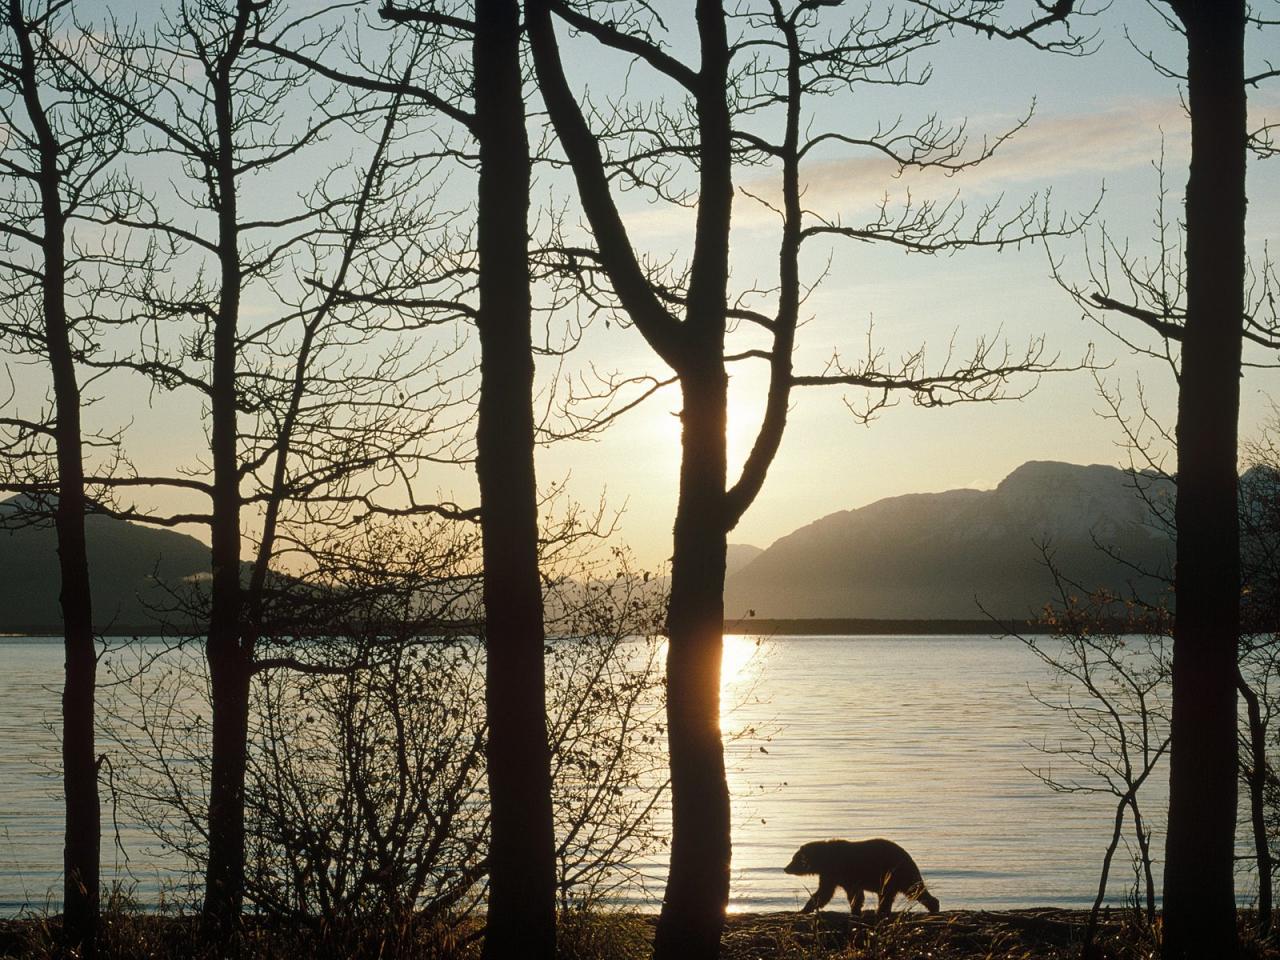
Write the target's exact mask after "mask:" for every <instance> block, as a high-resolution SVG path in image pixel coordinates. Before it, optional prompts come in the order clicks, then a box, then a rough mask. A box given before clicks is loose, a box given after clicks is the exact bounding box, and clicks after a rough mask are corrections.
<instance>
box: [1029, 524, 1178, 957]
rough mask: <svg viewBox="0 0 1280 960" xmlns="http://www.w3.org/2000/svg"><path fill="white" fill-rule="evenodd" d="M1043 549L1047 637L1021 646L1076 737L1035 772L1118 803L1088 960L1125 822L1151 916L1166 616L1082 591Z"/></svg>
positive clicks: (1055, 785) (1047, 698)
mask: <svg viewBox="0 0 1280 960" xmlns="http://www.w3.org/2000/svg"><path fill="white" fill-rule="evenodd" d="M1042 550H1043V552H1044V561H1045V563H1046V564H1047V565H1048V567H1049V570H1050V572H1051V573H1052V574H1053V577H1054V583H1055V585H1056V588H1057V596H1056V597H1055V599H1054V601H1053V602H1052V603H1051V604H1048V605H1046V608H1045V614H1044V620H1045V622H1047V623H1048V624H1050V625H1052V626H1053V628H1054V633H1053V634H1052V635H1051V636H1050V638H1048V639H1045V638H1042V637H1035V636H1026V637H1022V636H1020V637H1019V639H1020V640H1021V641H1022V642H1023V643H1024V644H1026V646H1027V647H1028V648H1029V649H1030V650H1031V651H1032V652H1033V653H1034V654H1035V655H1036V656H1037V657H1039V658H1040V659H1041V660H1042V661H1043V662H1044V663H1045V664H1046V665H1047V666H1048V667H1049V668H1050V669H1051V670H1052V671H1053V673H1054V674H1055V687H1057V688H1058V689H1055V690H1054V691H1053V692H1051V693H1044V694H1039V693H1035V692H1033V694H1032V695H1033V696H1034V697H1035V698H1036V700H1038V701H1039V702H1040V703H1042V704H1044V705H1045V706H1047V707H1049V708H1050V709H1053V710H1056V711H1059V712H1060V713H1062V714H1063V715H1065V717H1066V718H1067V721H1068V723H1069V724H1070V726H1071V727H1072V728H1073V730H1074V734H1072V735H1070V736H1069V737H1068V738H1064V739H1062V740H1059V741H1057V742H1055V743H1048V742H1045V743H1042V744H1040V745H1039V746H1038V749H1040V750H1041V751H1042V752H1043V753H1044V754H1045V755H1046V756H1047V757H1048V760H1049V765H1048V766H1047V767H1046V768H1042V769H1037V770H1033V771H1032V772H1033V773H1034V774H1035V775H1036V776H1037V777H1039V778H1040V780H1041V781H1043V782H1044V783H1045V784H1046V785H1047V786H1048V787H1049V788H1050V789H1052V790H1055V791H1058V792H1060V793H1105V794H1109V795H1111V796H1112V797H1114V798H1115V816H1114V818H1113V821H1112V829H1111V835H1110V837H1109V838H1108V841H1107V846H1106V850H1105V851H1104V853H1103V858H1102V868H1101V871H1100V875H1099V878H1098V892H1097V895H1096V896H1095V897H1094V901H1093V907H1092V909H1091V910H1090V911H1089V923H1088V926H1087V927H1086V930H1085V934H1084V943H1083V956H1085V957H1091V956H1093V955H1094V938H1095V937H1096V935H1097V931H1098V919H1099V915H1100V913H1101V910H1102V905H1103V902H1104V901H1105V899H1106V895H1107V885H1108V880H1109V878H1110V874H1111V867H1112V861H1113V858H1114V857H1115V853H1116V850H1117V849H1118V848H1119V846H1120V842H1121V839H1122V838H1123V836H1124V830H1125V821H1126V819H1128V820H1129V823H1130V826H1131V828H1132V830H1133V840H1134V844H1135V848H1136V853H1135V860H1136V863H1137V865H1138V869H1139V870H1140V883H1139V886H1140V890H1141V893H1142V896H1143V902H1144V905H1145V912H1144V914H1143V918H1144V919H1145V922H1146V923H1147V925H1148V926H1151V925H1153V924H1154V923H1155V919H1156V882H1155V877H1154V875H1153V872H1152V864H1151V830H1150V828H1149V827H1148V826H1147V824H1146V820H1145V818H1144V817H1143V814H1142V806H1141V803H1140V792H1141V790H1142V788H1143V786H1144V785H1145V784H1146V782H1147V780H1148V779H1150V777H1151V774H1152V773H1153V772H1154V771H1155V769H1156V768H1157V766H1158V765H1159V764H1160V763H1161V762H1162V760H1163V759H1164V758H1165V756H1166V755H1167V752H1168V749H1169V712H1168V703H1167V700H1168V687H1169V673H1170V671H1169V658H1168V642H1167V638H1168V635H1169V632H1170V627H1171V618H1170V617H1169V616H1168V615H1167V614H1166V613H1165V612H1164V611H1163V610H1161V609H1160V608H1159V607H1158V606H1151V605H1149V604H1148V603H1145V602H1143V603H1136V602H1134V601H1133V600H1129V599H1126V598H1122V597H1118V596H1115V595H1113V594H1110V593H1107V592H1098V591H1089V590H1085V589H1084V588H1083V587H1082V586H1081V585H1079V584H1076V583H1074V582H1072V581H1070V580H1068V579H1067V578H1066V577H1065V576H1064V575H1063V574H1062V572H1061V571H1060V570H1059V569H1058V568H1057V567H1056V566H1055V564H1054V560H1053V556H1052V554H1051V552H1050V551H1049V549H1048V547H1047V546H1046V547H1042ZM1055 760H1063V761H1065V762H1066V763H1067V764H1068V765H1069V767H1070V768H1071V770H1070V772H1064V771H1063V770H1061V769H1054V766H1053V763H1054V761H1055ZM1081 773H1083V774H1084V777H1081V775H1080V774H1081Z"/></svg>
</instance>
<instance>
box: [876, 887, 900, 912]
mask: <svg viewBox="0 0 1280 960" xmlns="http://www.w3.org/2000/svg"><path fill="white" fill-rule="evenodd" d="M897 895H898V888H897V887H895V886H894V885H893V884H891V883H890V884H885V886H883V887H882V888H881V889H880V902H879V903H877V904H876V916H877V917H887V916H889V914H891V913H893V900H894V898H895V897H896V896H897Z"/></svg>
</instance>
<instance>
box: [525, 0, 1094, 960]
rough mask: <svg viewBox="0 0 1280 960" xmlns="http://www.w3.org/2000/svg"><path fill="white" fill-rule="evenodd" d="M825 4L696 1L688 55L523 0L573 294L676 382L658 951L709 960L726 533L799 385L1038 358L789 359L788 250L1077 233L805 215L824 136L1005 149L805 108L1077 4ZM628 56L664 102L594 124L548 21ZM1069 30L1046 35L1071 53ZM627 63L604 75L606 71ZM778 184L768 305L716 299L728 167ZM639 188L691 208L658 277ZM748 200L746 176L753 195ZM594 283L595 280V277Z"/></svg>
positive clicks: (939, 389) (1045, 224) (1016, 214)
mask: <svg viewBox="0 0 1280 960" xmlns="http://www.w3.org/2000/svg"><path fill="white" fill-rule="evenodd" d="M828 7H835V8H839V7H841V4H839V3H818V2H802V3H784V2H782V0H771V2H761V3H752V4H745V5H740V6H734V7H732V8H731V9H730V8H729V7H727V6H726V5H725V4H722V3H720V2H718V0H699V2H698V3H697V4H696V7H695V10H694V15H695V20H696V47H697V51H698V58H697V62H696V65H692V64H690V63H687V62H685V61H683V60H681V59H680V58H679V57H678V56H676V55H675V54H673V53H671V52H670V51H669V50H668V49H667V48H666V47H665V46H664V45H663V43H662V42H660V40H659V39H657V33H658V31H660V30H661V29H663V26H662V21H661V20H660V19H659V18H658V16H657V15H656V13H654V12H653V11H652V9H651V8H650V5H648V4H643V3H641V4H613V3H606V2H582V3H569V2H563V0H529V2H528V3H527V4H526V18H527V22H528V30H529V33H530V41H531V44H532V47H533V55H534V63H535V67H536V71H537V77H538V83H539V87H540V91H541V95H542V98H543V100H544V101H545V103H546V107H547V111H548V113H549V116H550V118H551V121H552V123H553V125H554V127H555V132H556V135H557V137H558V140H559V144H560V146H561V148H562V150H563V151H564V155H565V157H566V158H567V160H568V163H569V165H570V166H571V167H572V171H573V174H574V177H575V179H576V182H577V186H578V193H579V197H580V201H581V203H582V207H583V210H584V212H585V214H586V218H587V221H588V222H589V225H590V229H591V234H592V238H593V240H594V248H593V249H580V248H568V249H565V250H563V251H562V254H563V255H564V256H565V257H567V258H568V259H569V260H570V261H571V262H572V263H573V264H574V265H575V266H576V267H577V269H578V270H579V276H580V277H581V278H582V279H583V282H584V284H588V285H589V284H592V283H594V282H595V281H596V280H597V279H600V280H602V281H603V280H604V279H606V278H607V285H608V287H609V288H610V291H609V294H608V295H610V296H612V297H614V298H616V305H617V307H618V309H619V310H620V312H622V313H623V314H625V317H626V319H627V320H628V321H629V322H630V323H631V324H632V325H634V327H635V328H636V329H637V330H638V331H639V333H640V334H641V335H642V336H643V337H644V339H645V340H646V342H647V343H648V344H649V346H650V347H651V348H652V349H653V351H654V352H655V354H656V355H657V357H658V358H659V359H660V360H661V361H662V362H663V363H665V364H666V365H667V366H668V367H669V368H670V369H671V371H672V373H673V374H674V379H675V381H677V382H678V384H679V387H680V390H681V394H682V398H683V404H682V409H681V414H680V419H681V427H682V433H681V461H680V475H679V499H678V505H677V509H676V517H675V530H674V545H673V554H672V561H671V563H672V566H671V595H670V602H669V606H668V618H667V631H668V635H669V640H670V642H669V647H668V659H667V713H668V746H669V756H670V766H671V783H672V839H671V858H670V867H669V873H668V879H667V889H666V894H665V898H664V900H663V906H662V914H661V917H660V919H659V922H658V929H657V938H656V943H655V955H657V956H660V957H676V956H679V957H713V956H715V955H716V953H717V950H718V945H719V939H720V932H721V928H722V925H723V921H724V910H725V906H726V904H727V901H728V891H729V865H730V819H729V793H728V788H727V785H726V780H725V768H724V756H723V750H722V744H721V732H720V702H719V684H720V659H721V651H722V642H723V639H722V630H723V619H724V616H723V615H724V609H723V590H724V578H725V553H726V543H727V536H728V533H729V531H731V530H732V529H733V528H734V526H735V525H736V524H737V523H738V521H739V520H740V519H741V517H742V516H743V514H744V512H745V511H746V510H747V508H748V507H749V506H750V505H751V503H752V501H753V500H754V499H755V498H756V496H757V494H758V493H759V492H760V489H761V487H762V486H763V484H764V480H765V475H766V473H767V472H768V469H769V466H770V464H771V462H772V461H773V459H774V456H775V455H776V453H777V451H778V447H779V444H780V443H781V440H782V435H783V429H784V427H785V424H786V418H787V411H788V407H789V404H790V403H791V399H792V389H793V388H794V387H797V386H811V385H840V386H845V387H851V388H864V389H866V390H867V391H870V394H871V400H870V401H869V404H868V406H867V407H866V408H865V409H864V410H863V415H864V416H867V417H869V416H871V415H872V414H873V413H874V412H875V410H877V409H879V407H880V406H882V405H884V404H885V403H887V402H890V397H891V396H893V395H894V394H895V393H896V392H898V391H904V392H908V393H909V394H910V395H911V396H912V397H913V398H914V399H915V401H916V402H917V403H919V404H922V405H925V406H940V405H945V404H949V403H955V402H962V401H970V400H992V399H997V398H999V397H1001V396H1004V395H1007V394H1006V389H1007V384H1008V382H1009V380H1010V379H1011V378H1013V377H1015V376H1017V375H1018V374H1019V373H1023V372H1027V373H1034V372H1037V371H1043V370H1046V369H1049V368H1050V367H1052V366H1053V361H1050V360H1046V359H1045V358H1044V356H1043V345H1042V343H1040V342H1035V343H1032V344H1031V345H1030V347H1029V348H1028V350H1027V351H1026V352H1025V353H1022V352H1016V353H1012V354H1011V353H1010V352H1009V351H1008V350H1007V349H1006V348H1002V347H1001V346H999V345H994V344H992V343H989V342H985V341H981V342H979V345H978V346H977V348H976V350H975V352H974V354H973V355H972V356H971V357H968V358H966V359H965V360H964V361H962V362H960V363H957V364H955V365H954V366H951V367H944V368H943V369H941V370H939V371H937V372H935V373H929V372H927V370H926V368H925V365H924V360H923V353H922V351H917V352H914V353H911V354H909V355H908V356H906V357H905V358H904V359H903V360H902V361H901V362H900V363H899V364H897V365H896V366H892V365H885V364H883V362H882V361H881V359H880V358H878V357H874V356H873V357H870V358H868V359H866V360H865V361H864V362H862V363H859V364H853V365H848V364H845V363H842V362H841V361H840V360H839V359H838V358H837V359H835V360H833V361H832V363H831V364H830V365H829V366H828V367H827V369H826V370H824V371H822V372H820V373H815V374H812V375H810V374H803V373H797V372H795V371H794V370H793V368H792V354H793V349H794V345H795V335H796V329H797V327H798V325H799V323H800V320H801V319H802V312H803V301H804V299H805V296H806V294H807V292H808V287H807V286H806V284H805V281H804V280H802V272H803V271H802V257H801V251H802V248H803V247H805V245H806V244H810V245H811V246H812V245H814V244H813V242H814V241H818V242H822V241H824V240H838V239H840V238H847V239H852V240H858V241H875V242H884V243H889V244H895V245H898V246H900V247H902V248H905V249H906V250H908V251H912V252H918V253H933V252H938V251H944V250H953V249H958V248H962V247H966V246H975V245H983V244H991V245H1007V244H1013V243H1017V242H1020V241H1024V240H1029V239H1031V238H1033V237H1037V236H1044V235H1047V234H1052V233H1058V232H1063V231H1067V230H1070V229H1071V225H1069V224H1066V223H1054V222H1051V221H1050V220H1049V219H1048V216H1047V214H1046V213H1045V212H1044V211H1043V209H1041V208H1040V207H1039V206H1038V205H1037V204H1035V203H1034V202H1032V203H1028V204H1027V205H1026V206H1024V207H1022V208H1020V209H1018V210H1016V211H1013V212H1011V213H1008V214H1007V215H1004V216H1002V215H1001V214H1000V213H999V212H997V211H996V210H994V209H990V208H989V209H987V210H984V211H981V212H980V213H978V214H977V215H976V216H975V218H974V219H973V220H972V221H969V220H967V219H966V218H965V217H964V216H962V215H961V212H960V208H959V206H958V205H951V204H948V203H946V202H945V201H944V202H936V203H930V202H925V203H920V204H911V203H908V204H906V205H905V206H904V208H903V209H902V210H901V211H893V210H891V209H890V208H889V207H888V205H887V203H886V205H885V206H882V207H881V209H880V211H879V214H878V215H877V216H874V217H873V218H871V219H870V220H869V221H868V222H863V223H858V224H856V225H850V224H847V223H844V222H842V221H840V220H839V219H838V218H836V217H834V216H832V217H823V216H820V215H817V214H813V213H811V212H809V211H807V210H806V209H805V208H804V206H803V203H802V199H801V198H802V192H803V185H804V183H803V177H802V166H803V164H804V162H805V161H806V160H812V159H814V158H816V157H817V156H820V155H821V154H822V152H823V150H825V149H828V148H830V147H835V146H838V147H839V148H842V149H845V150H849V151H862V150H867V151H870V152H872V153H873V154H874V155H879V156H882V157H887V158H888V159H889V160H890V161H892V165H893V166H894V167H895V168H896V169H897V170H898V171H899V172H901V171H903V170H906V169H909V168H910V169H922V168H934V169H940V170H943V171H947V172H954V171H956V170H959V169H963V168H965V167H967V166H971V165H973V164H974V163H977V162H981V160H983V159H985V158H986V157H987V156H989V155H990V153H991V151H992V150H993V149H995V147H996V146H997V145H998V144H999V142H1000V141H1001V140H1002V139H1003V138H999V139H997V140H996V141H993V142H986V143H984V144H983V145H982V147H981V148H980V149H977V150H973V151H967V150H966V149H965V140H964V135H963V131H962V129H956V128H951V127H948V126H946V125H945V124H942V123H940V122H939V121H937V120H936V118H930V119H927V120H926V121H924V122H923V123H921V124H920V125H919V126H918V127H915V128H910V129H904V128H902V127H900V126H898V125H894V126H892V127H883V126H881V127H875V128H873V129H872V130H871V131H870V132H866V133H847V132H844V131H840V130H823V129H821V121H820V120H819V119H818V118H817V114H816V112H815V111H814V109H813V105H814V102H815V101H817V100H819V99H820V98H822V97H823V96H827V95H832V94H840V93H843V92H847V91H848V90H849V89H850V87H851V86H853V85H855V84H858V83H860V82H864V81H876V82H883V83H891V84H903V85H906V84H916V83H923V82H924V81H925V80H927V78H928V70H927V68H919V67H917V66H916V64H915V63H914V61H913V55H914V54H916V53H918V52H919V50H920V49H921V48H922V47H925V46H928V45H929V44H931V43H933V42H935V41H936V40H938V39H940V38H941V36H942V34H944V33H945V32H946V31H948V30H949V29H955V28H961V29H965V30H967V29H971V28H972V29H981V30H983V31H984V32H993V33H995V32H998V33H1000V34H1001V35H1005V36H1016V37H1030V36H1031V34H1032V32H1033V30H1035V29H1038V28H1039V27H1041V26H1044V27H1050V26H1053V25H1054V24H1057V23H1058V22H1059V21H1060V20H1061V18H1062V16H1064V15H1065V14H1066V13H1067V12H1068V10H1069V9H1070V4H1058V5H1056V6H1055V7H1054V8H1052V9H1050V8H1049V7H1043V8H1042V12H1043V14H1044V16H1043V17H1042V18H1041V19H1040V20H1039V21H1037V23H1035V24H1031V25H1028V26H1026V27H1024V28H1019V29H1016V30H1015V29H997V28H996V27H995V25H994V24H992V23H991V22H989V20H988V19H987V14H988V13H990V12H992V11H993V10H994V8H993V7H992V6H991V5H990V4H983V3H976V4H961V5H956V6H954V8H952V9H948V10H945V11H944V10H938V9H935V8H933V7H932V6H930V5H918V6H914V7H908V9H907V11H906V12H905V13H898V14H889V15H887V16H885V15H884V14H883V13H882V12H881V13H877V12H874V11H870V10H860V11H857V12H854V13H852V14H848V13H845V12H844V11H842V10H839V9H837V10H836V11H835V12H834V13H828V12H826V11H825V10H824V9H823V8H828ZM557 19H559V20H560V21H562V22H563V23H564V24H565V25H566V26H567V27H568V28H569V29H571V30H573V31H576V32H578V33H580V34H584V35H586V36H587V37H589V38H590V39H591V40H593V41H595V42H596V43H599V44H601V45H603V46H604V47H606V48H610V49H612V50H614V51H616V52H617V54H618V55H621V56H624V57H631V58H634V59H635V60H636V61H638V62H639V63H640V64H641V65H642V66H643V68H644V69H646V70H649V71H652V72H653V74H654V75H655V76H656V77H657V81H658V83H657V86H658V88H662V87H663V86H665V88H666V89H668V90H669V91H671V92H672V96H673V98H674V99H675V100H676V101H677V102H676V103H675V104H673V105H668V104H666V103H664V102H663V101H661V100H659V99H657V98H653V99H650V100H648V101H646V102H643V103H640V104H638V105H625V106H619V107H618V108H617V109H616V110H614V111H612V112H606V113H600V112H594V111H593V113H592V115H591V117H590V120H589V119H588V116H587V114H586V113H585V112H584V109H583V107H582V105H581V103H580V102H579V96H578V95H577V94H576V93H575V91H574V89H573V87H572V86H571V84H570V81H569V78H568V77H567V75H566V71H565V69H564V66H563V62H562V57H561V53H560V47H559V41H558V39H557V36H556V29H555V22H556V20H557ZM1079 44H1080V40H1079V38H1077V37H1075V36H1073V35H1071V34H1070V33H1067V34H1065V35H1063V36H1062V37H1061V38H1060V39H1059V40H1057V41H1054V44H1053V45H1056V46H1059V47H1061V48H1063V49H1075V48H1077V47H1078V46H1079ZM620 74H621V71H619V75H620ZM746 165H753V166H755V167H756V168H757V169H758V168H760V167H764V168H766V169H767V170H768V171H769V173H770V174H771V175H773V176H776V178H777V180H776V182H777V187H776V190H774V191H773V192H770V193H769V194H768V195H767V196H766V197H763V198H762V202H764V204H765V206H766V207H767V209H768V210H770V211H771V212H772V214H773V215H774V216H775V217H776V219H777V221H778V223H779V228H778V240H777V257H778V274H777V277H776V280H775V281H774V282H773V283H772V284H768V285H766V286H771V287H772V289H771V291H770V292H771V298H769V299H771V303H770V302H767V301H765V302H763V304H762V298H759V297H757V298H755V299H752V297H751V296H749V295H748V296H746V297H742V298H736V299H731V293H730V289H729V287H730V266H731V255H730V217H731V211H732V207H733V202H734V194H735V189H736V188H737V187H738V177H739V171H740V168H741V167H743V166H746ZM620 183H621V184H626V185H628V186H631V187H636V188H639V189H641V190H647V191H649V192H650V193H651V195H652V196H653V197H654V198H656V199H657V200H672V201H674V202H676V203H680V204H683V205H684V206H686V207H689V208H694V213H693V218H694V221H695V222H694V225H693V233H692V237H691V241H690V243H689V250H690V253H689V259H688V263H687V266H683V267H678V268H676V269H673V270H670V271H664V270H663V268H662V265H661V264H658V265H655V261H654V260H651V259H649V258H646V257H645V256H644V255H643V254H641V253H638V252H637V251H636V249H635V246H634V244H633V237H632V235H631V234H630V232H629V231H628V228H627V226H626V224H625V222H624V219H623V216H622V213H621V211H620V209H619V206H618V203H617V200H616V197H615V187H616V185H617V184H620ZM760 191H761V188H760V187H759V185H758V184H755V183H753V184H752V193H754V194H755V195H756V196H760ZM602 285H603V284H602ZM738 323H741V324H742V325H743V327H744V328H746V329H753V330H756V331H759V332H760V334H761V335H762V336H763V337H764V340H765V345H764V346H763V347H762V348H756V347H751V348H748V349H742V350H733V349H730V348H729V347H728V346H727V335H728V333H729V332H730V325H731V324H738ZM752 361H757V362H762V363H764V364H765V365H767V367H768V370H769V379H768V387H767V396H766V402H765V410H764V414H763V418H762V421H761V424H760V427H759V430H758V432H757V434H756V438H755V441H754V444H753V446H752V448H751V451H750V453H749V454H748V456H747V458H746V461H745V464H744V466H743V468H742V470H741V473H740V474H739V475H738V477H737V478H736V480H734V481H733V482H732V483H730V482H729V477H728V455H727V446H726V422H727V410H728V379H729V375H728V371H729V369H730V365H731V364H732V363H735V362H752Z"/></svg>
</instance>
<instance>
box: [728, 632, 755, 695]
mask: <svg viewBox="0 0 1280 960" xmlns="http://www.w3.org/2000/svg"><path fill="white" fill-rule="evenodd" d="M759 650H760V646H759V638H758V637H747V636H742V635H741V634H737V633H727V634H725V637H724V653H723V655H722V657H721V660H720V693H721V695H722V696H723V694H724V692H725V691H726V690H727V689H728V688H729V687H731V686H733V685H734V684H736V683H739V682H741V681H744V680H747V679H748V678H749V677H750V676H751V674H752V672H753V671H754V670H755V668H756V663H755V660H756V654H757V653H758V652H759Z"/></svg>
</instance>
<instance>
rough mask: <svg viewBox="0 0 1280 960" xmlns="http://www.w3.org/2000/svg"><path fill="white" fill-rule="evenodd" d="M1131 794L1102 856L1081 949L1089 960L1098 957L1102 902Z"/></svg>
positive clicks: (1123, 802)
mask: <svg viewBox="0 0 1280 960" xmlns="http://www.w3.org/2000/svg"><path fill="white" fill-rule="evenodd" d="M1129 798H1130V794H1127V793H1126V794H1125V795H1124V796H1122V797H1121V798H1120V801H1119V802H1118V803H1117V804H1116V816H1115V820H1114V822H1113V823H1112V826H1111V839H1110V840H1109V841H1107V850H1106V853H1104V854H1103V855H1102V872H1101V874H1100V875H1099V876H1098V893H1097V895H1096V896H1095V897H1094V898H1093V906H1092V907H1090V908H1089V922H1088V923H1087V924H1086V925H1085V928H1084V943H1083V944H1082V945H1081V947H1080V956H1082V957H1084V958H1085V960H1089V958H1092V957H1094V956H1096V955H1097V953H1096V951H1095V949H1094V945H1093V941H1094V938H1095V937H1097V935H1098V915H1099V914H1100V913H1101V912H1102V902H1103V901H1104V900H1105V899H1106V898H1107V881H1108V879H1109V878H1110V876H1111V861H1112V859H1114V857H1115V855H1116V848H1117V847H1119V846H1120V836H1121V834H1122V833H1123V832H1124V810H1125V807H1127V806H1128V805H1129Z"/></svg>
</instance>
